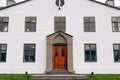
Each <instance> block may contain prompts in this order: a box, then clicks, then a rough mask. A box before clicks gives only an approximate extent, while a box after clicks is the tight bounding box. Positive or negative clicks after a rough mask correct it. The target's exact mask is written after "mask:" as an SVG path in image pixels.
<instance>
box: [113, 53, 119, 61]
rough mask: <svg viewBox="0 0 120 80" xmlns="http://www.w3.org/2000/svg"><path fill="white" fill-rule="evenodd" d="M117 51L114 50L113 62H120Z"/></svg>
mask: <svg viewBox="0 0 120 80" xmlns="http://www.w3.org/2000/svg"><path fill="white" fill-rule="evenodd" d="M119 54H120V53H119V51H114V59H115V62H120V55H119Z"/></svg>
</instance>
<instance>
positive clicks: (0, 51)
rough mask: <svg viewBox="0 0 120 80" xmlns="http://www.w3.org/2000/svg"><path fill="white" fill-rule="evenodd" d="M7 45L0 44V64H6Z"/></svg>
mask: <svg viewBox="0 0 120 80" xmlns="http://www.w3.org/2000/svg"><path fill="white" fill-rule="evenodd" d="M6 54H7V44H0V62H6Z"/></svg>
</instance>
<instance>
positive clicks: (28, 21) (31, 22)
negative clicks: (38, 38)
mask: <svg viewBox="0 0 120 80" xmlns="http://www.w3.org/2000/svg"><path fill="white" fill-rule="evenodd" d="M25 32H36V17H26V18H25Z"/></svg>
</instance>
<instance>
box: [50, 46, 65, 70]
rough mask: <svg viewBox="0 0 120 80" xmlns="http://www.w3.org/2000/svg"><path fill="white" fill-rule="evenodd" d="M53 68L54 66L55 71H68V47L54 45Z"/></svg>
mask: <svg viewBox="0 0 120 80" xmlns="http://www.w3.org/2000/svg"><path fill="white" fill-rule="evenodd" d="M52 66H53V70H57V69H65V70H66V69H67V46H66V45H53V52H52Z"/></svg>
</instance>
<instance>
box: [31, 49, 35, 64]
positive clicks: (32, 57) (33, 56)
mask: <svg viewBox="0 0 120 80" xmlns="http://www.w3.org/2000/svg"><path fill="white" fill-rule="evenodd" d="M31 61H35V51H34V50H32V51H31V52H30V62H31Z"/></svg>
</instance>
